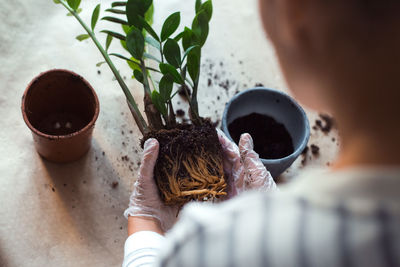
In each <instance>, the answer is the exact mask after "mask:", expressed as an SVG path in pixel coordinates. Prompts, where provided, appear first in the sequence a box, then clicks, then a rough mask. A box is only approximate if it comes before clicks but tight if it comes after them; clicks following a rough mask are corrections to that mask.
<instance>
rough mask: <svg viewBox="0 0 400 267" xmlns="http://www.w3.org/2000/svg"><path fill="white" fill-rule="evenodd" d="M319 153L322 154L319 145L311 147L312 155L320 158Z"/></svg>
mask: <svg viewBox="0 0 400 267" xmlns="http://www.w3.org/2000/svg"><path fill="white" fill-rule="evenodd" d="M319 152H320V148H319V146H317V145H311V153H312V154H313V155H314V156H318V155H319Z"/></svg>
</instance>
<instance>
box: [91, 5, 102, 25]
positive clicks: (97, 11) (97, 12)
mask: <svg viewBox="0 0 400 267" xmlns="http://www.w3.org/2000/svg"><path fill="white" fill-rule="evenodd" d="M99 15H100V4H98V5H97V6H96V7H95V9H94V10H93V14H92V31H94V27H96V23H97V21H98V20H99Z"/></svg>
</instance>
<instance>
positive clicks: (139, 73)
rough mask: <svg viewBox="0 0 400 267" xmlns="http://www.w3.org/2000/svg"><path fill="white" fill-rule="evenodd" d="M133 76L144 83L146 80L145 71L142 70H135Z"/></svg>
mask: <svg viewBox="0 0 400 267" xmlns="http://www.w3.org/2000/svg"><path fill="white" fill-rule="evenodd" d="M133 76H134V77H135V79H136V80H137V81H138V82H140V83H143V81H144V77H143V73H142V72H141V71H140V70H137V69H135V70H133Z"/></svg>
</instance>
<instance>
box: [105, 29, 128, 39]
mask: <svg viewBox="0 0 400 267" xmlns="http://www.w3.org/2000/svg"><path fill="white" fill-rule="evenodd" d="M100 32H102V33H105V34H108V35H111V36H112V37H115V38H117V39H120V40H122V41H125V39H126V38H125V36H123V35H122V34H120V33H117V32H112V31H108V30H102V31H100Z"/></svg>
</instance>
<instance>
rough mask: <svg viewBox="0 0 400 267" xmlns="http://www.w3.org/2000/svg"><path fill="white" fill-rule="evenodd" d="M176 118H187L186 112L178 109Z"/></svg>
mask: <svg viewBox="0 0 400 267" xmlns="http://www.w3.org/2000/svg"><path fill="white" fill-rule="evenodd" d="M176 116H177V117H179V118H182V117H184V116H185V111H183V110H182V109H178V110H177V111H176Z"/></svg>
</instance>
